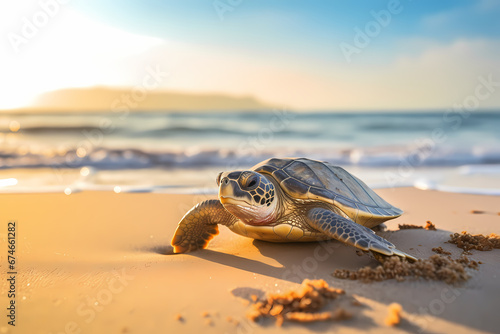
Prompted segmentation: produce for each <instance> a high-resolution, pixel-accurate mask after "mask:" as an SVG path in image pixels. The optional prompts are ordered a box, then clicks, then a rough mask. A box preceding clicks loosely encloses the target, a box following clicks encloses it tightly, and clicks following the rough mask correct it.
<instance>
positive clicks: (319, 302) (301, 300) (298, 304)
mask: <svg viewBox="0 0 500 334" xmlns="http://www.w3.org/2000/svg"><path fill="white" fill-rule="evenodd" d="M343 294H345V291H344V290H342V289H335V288H332V287H330V286H329V285H328V283H327V282H325V281H324V280H322V279H321V280H308V279H305V280H304V281H303V282H302V284H301V285H300V287H298V288H297V289H296V290H290V291H288V292H285V293H274V294H269V295H268V296H267V298H265V299H263V300H256V301H255V303H254V304H252V306H251V309H250V310H249V311H248V312H247V317H248V318H249V319H251V320H253V321H257V320H258V319H260V318H262V317H272V318H275V319H276V325H277V326H281V325H282V324H283V322H284V321H285V320H288V321H296V322H314V321H325V320H344V319H349V318H351V316H352V315H351V313H349V312H347V311H346V310H344V309H343V308H340V307H339V308H337V309H335V310H334V311H322V312H321V309H322V308H323V307H324V306H325V305H327V303H328V302H329V301H330V300H334V299H336V298H337V297H338V296H340V295H343Z"/></svg>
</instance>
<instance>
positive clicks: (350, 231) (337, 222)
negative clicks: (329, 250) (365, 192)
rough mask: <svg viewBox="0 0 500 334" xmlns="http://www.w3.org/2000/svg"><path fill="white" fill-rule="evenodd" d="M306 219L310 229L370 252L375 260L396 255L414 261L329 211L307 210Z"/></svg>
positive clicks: (373, 234) (411, 257)
mask: <svg viewBox="0 0 500 334" xmlns="http://www.w3.org/2000/svg"><path fill="white" fill-rule="evenodd" d="M307 218H308V220H307V221H308V223H309V224H310V225H311V227H312V228H314V229H317V230H319V231H320V232H322V233H324V234H325V235H328V236H330V237H332V238H334V239H337V240H339V241H342V242H344V243H346V244H348V245H351V246H354V247H357V248H359V249H362V250H364V251H371V252H372V253H373V254H376V256H375V258H376V259H377V260H379V259H381V258H383V257H386V256H393V255H396V256H399V257H402V258H406V259H409V260H410V261H416V259H415V258H414V257H413V256H411V255H408V254H406V253H404V252H402V251H400V250H398V249H396V248H395V246H394V245H393V244H392V243H391V242H389V241H387V240H385V239H384V238H382V237H380V236H378V235H376V234H375V232H373V231H372V230H371V229H369V228H367V227H365V226H362V225H359V224H356V223H355V222H353V221H352V220H350V219H347V218H344V217H341V216H339V215H338V214H336V213H335V212H333V211H331V210H327V209H323V208H314V209H311V210H309V212H308V214H307Z"/></svg>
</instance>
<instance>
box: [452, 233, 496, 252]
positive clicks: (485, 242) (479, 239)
mask: <svg viewBox="0 0 500 334" xmlns="http://www.w3.org/2000/svg"><path fill="white" fill-rule="evenodd" d="M448 242H449V243H450V244H455V245H457V247H458V248H462V249H463V250H464V251H465V253H466V254H470V252H469V251H470V250H472V249H476V250H478V251H490V250H492V249H494V248H497V249H500V236H499V235H498V234H495V233H491V234H490V235H488V236H485V235H482V234H475V235H472V234H470V233H467V231H463V232H462V233H454V234H450V240H448Z"/></svg>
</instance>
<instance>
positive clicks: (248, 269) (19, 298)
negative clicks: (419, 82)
mask: <svg viewBox="0 0 500 334" xmlns="http://www.w3.org/2000/svg"><path fill="white" fill-rule="evenodd" d="M377 192H378V193H380V194H381V195H382V196H383V197H384V198H385V199H387V200H388V201H389V202H390V203H392V204H394V205H396V206H398V207H400V208H402V209H403V210H405V214H404V215H403V216H402V217H400V218H398V219H395V220H393V221H391V222H388V223H386V225H387V227H388V230H387V231H385V232H379V234H380V235H382V236H384V237H386V238H388V239H389V240H390V241H392V242H393V243H395V244H396V245H397V246H398V248H399V249H401V250H403V251H405V252H408V253H411V254H413V255H416V256H418V257H422V258H427V257H429V256H431V255H432V254H435V253H434V252H433V251H432V248H434V247H442V248H443V249H444V250H445V251H449V252H451V253H452V256H453V257H454V258H456V257H458V256H459V255H460V254H461V253H462V249H459V248H457V247H456V245H454V244H449V243H445V241H447V240H448V239H449V235H450V234H451V233H454V232H461V231H463V230H467V231H469V232H470V233H472V234H478V233H481V234H485V235H489V234H490V233H497V234H499V233H500V215H498V212H499V211H500V205H499V204H500V199H499V198H498V197H490V196H476V195H463V194H450V193H439V192H433V191H420V190H415V189H409V188H400V189H395V190H390V189H386V190H379V191H377ZM203 199H205V197H204V196H190V195H165V194H123V193H122V194H115V193H103V192H85V193H78V194H72V195H70V196H66V195H62V194H3V195H0V203H1V206H0V220H1V222H2V224H1V226H2V227H1V229H2V230H1V231H0V233H1V234H0V235H1V239H2V246H1V248H0V249H1V252H0V254H1V262H0V269H1V271H2V283H1V286H2V289H1V302H0V308H1V309H2V310H3V311H2V312H3V314H2V317H1V319H2V321H1V323H0V333H30V334H31V333H201V332H203V333H265V332H281V331H286V332H287V333H311V332H327V331H336V332H340V333H350V332H358V331H366V330H369V331H371V332H375V333H388V332H389V333H398V332H416V333H418V332H422V333H451V332H453V333H474V332H476V333H477V332H499V331H500V317H499V316H498V310H499V309H500V250H498V249H494V250H492V251H488V252H480V251H477V250H472V251H471V252H472V255H469V257H470V258H471V259H474V260H477V261H481V262H482V264H481V265H480V268H479V271H474V272H472V273H471V274H472V278H471V279H470V280H469V281H467V282H465V283H464V284H462V285H459V286H450V285H447V284H446V283H443V282H436V281H425V280H407V281H404V282H397V281H395V280H389V281H383V282H375V283H370V284H365V283H362V282H359V281H349V280H341V279H336V278H334V277H332V276H331V274H332V273H333V272H334V270H335V269H351V270H355V269H357V268H360V267H363V266H367V265H369V266H376V265H377V263H376V262H375V260H373V259H372V258H370V257H368V256H366V255H362V256H358V255H357V253H356V251H355V250H354V249H353V248H351V247H348V246H344V245H342V244H340V243H338V242H335V241H334V242H327V243H321V244H319V243H303V244H301V243H295V244H272V243H266V242H261V241H254V240H252V239H248V238H244V237H241V236H239V235H236V234H233V233H231V232H230V231H229V230H228V229H227V228H224V227H221V228H220V230H221V233H220V235H219V236H217V237H216V238H215V239H214V240H213V241H212V242H211V244H210V245H209V249H206V250H201V251H197V252H194V253H190V254H182V255H171V251H172V250H171V247H170V246H169V244H170V240H171V237H172V234H173V232H174V230H175V227H176V225H177V223H178V221H179V219H180V218H181V217H182V216H183V215H184V213H185V212H186V211H187V210H188V209H189V208H190V207H191V206H192V205H193V204H195V203H197V202H199V201H201V200H203ZM473 210H476V211H481V212H484V213H482V214H474V213H472V211H473ZM9 220H15V221H17V252H16V256H17V264H16V266H17V267H16V270H17V272H18V274H17V277H16V290H17V291H16V292H17V294H16V306H17V308H16V312H17V313H16V316H17V317H16V327H15V328H14V327H11V326H9V325H7V320H8V318H7V317H6V314H7V310H6V308H7V307H8V302H9V299H8V297H7V290H8V289H9V284H8V282H7V280H6V279H5V275H6V274H5V273H6V271H7V246H6V244H7V243H6V233H7V223H8V221H9ZM428 220H430V221H432V222H433V223H434V224H435V225H436V227H437V228H438V230H437V231H428V230H425V229H416V230H415V229H409V230H400V231H399V230H398V224H414V225H425V222H426V221H428ZM305 278H310V279H324V280H326V281H327V282H328V284H329V285H330V286H332V287H334V288H342V289H345V291H346V293H347V294H348V295H350V296H353V297H354V298H355V299H356V300H357V301H359V302H361V304H362V305H361V306H357V311H356V312H355V313H354V314H353V317H352V318H351V319H349V320H345V321H342V322H330V321H325V322H321V323H308V324H297V323H286V322H285V324H284V325H283V327H282V328H277V327H275V325H274V324H273V323H272V322H265V321H264V322H262V323H254V322H252V321H250V320H248V319H246V318H245V313H246V312H247V310H248V308H249V306H248V303H249V300H250V299H251V296H252V295H257V296H259V297H261V296H263V295H264V294H266V293H275V292H283V291H286V290H289V289H292V288H295V287H297V286H298V285H299V283H300V282H302V280H303V279H305ZM254 298H255V297H254ZM392 303H398V304H400V305H401V306H402V309H403V311H402V313H401V316H402V319H401V322H400V324H399V325H398V326H395V327H388V326H387V325H386V324H385V322H384V319H385V318H386V316H387V314H388V309H389V305H390V304H392Z"/></svg>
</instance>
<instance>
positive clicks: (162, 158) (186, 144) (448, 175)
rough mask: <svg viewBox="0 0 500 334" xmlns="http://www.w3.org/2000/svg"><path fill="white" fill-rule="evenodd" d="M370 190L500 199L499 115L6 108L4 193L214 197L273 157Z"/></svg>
mask: <svg viewBox="0 0 500 334" xmlns="http://www.w3.org/2000/svg"><path fill="white" fill-rule="evenodd" d="M299 156H300V157H309V158H312V159H319V160H325V161H329V162H331V163H333V164H336V165H340V166H342V167H344V168H346V169H347V170H348V171H350V172H352V173H354V174H355V175H357V176H358V177H360V178H361V179H363V180H364V181H365V182H367V183H368V184H369V185H370V186H372V187H375V188H380V187H401V186H416V187H418V188H422V189H438V190H444V191H459V192H472V193H484V194H500V112H493V111H491V112H470V113H459V112H454V111H436V112H414V113H408V112H404V113H403V112H401V113H398V112H378V113H374V112H371V113H327V112H322V113H293V112H290V111H286V110H274V111H269V112H259V113H251V112H245V113H241V112H240V113H236V112H235V113H228V112H216V111H215V112H203V113H191V112H190V113H172V112H143V113H129V114H119V113H111V112H110V113H106V112H104V113H82V114H70V113H66V114H61V113H45V114H40V113H37V114H0V192H39V191H66V192H67V193H69V192H77V191H81V190H115V191H117V192H120V191H124V192H126V191H131V192H138V191H145V192H165V191H166V192H177V193H183V192H209V193H210V192H213V193H215V191H216V187H215V181H214V180H215V176H216V175H217V173H218V172H219V171H223V170H234V169H246V168H250V167H251V166H252V165H254V164H256V163H258V162H260V161H262V160H264V159H267V158H270V157H299Z"/></svg>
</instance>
